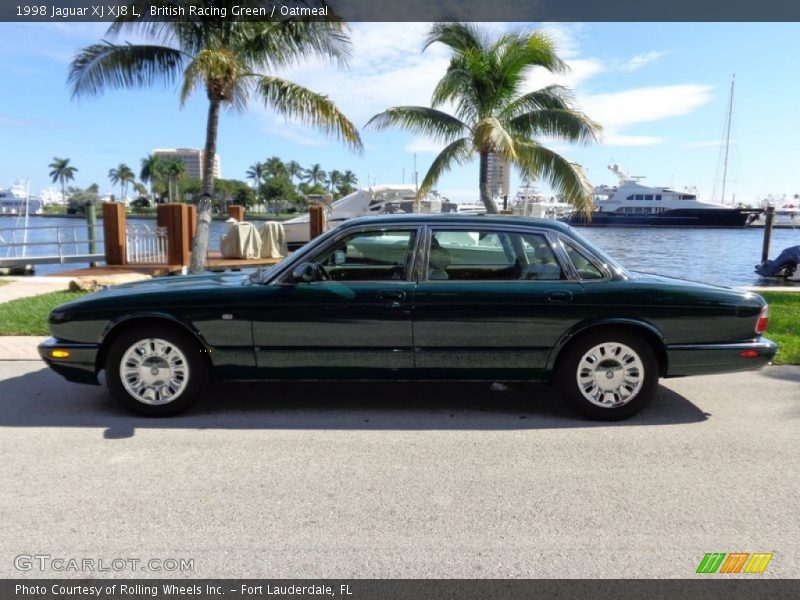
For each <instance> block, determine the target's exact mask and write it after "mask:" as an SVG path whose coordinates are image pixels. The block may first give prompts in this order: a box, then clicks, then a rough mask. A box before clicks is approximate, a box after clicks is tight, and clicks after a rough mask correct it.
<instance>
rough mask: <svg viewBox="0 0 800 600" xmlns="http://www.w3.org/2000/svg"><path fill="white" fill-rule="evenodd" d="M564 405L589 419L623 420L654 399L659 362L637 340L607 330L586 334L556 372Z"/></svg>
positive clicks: (576, 343)
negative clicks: (565, 403) (566, 404)
mask: <svg viewBox="0 0 800 600" xmlns="http://www.w3.org/2000/svg"><path fill="white" fill-rule="evenodd" d="M556 377H557V380H558V385H559V387H560V388H561V392H562V394H563V396H564V398H565V399H566V401H567V402H568V404H569V405H570V406H571V407H572V408H573V409H574V410H575V411H577V412H578V413H580V414H582V415H583V416H585V417H588V418H590V419H597V420H601V421H616V420H620V419H627V418H628V417H630V416H633V415H635V414H636V413H638V412H639V411H640V410H642V409H643V408H644V407H645V406H647V404H648V403H649V402H650V400H652V398H653V395H654V394H655V390H656V386H657V385H658V359H657V357H656V354H655V352H654V350H653V348H652V347H651V346H650V344H648V343H647V342H646V341H645V340H643V339H642V338H641V337H639V336H637V335H635V334H631V333H628V332H627V331H621V330H620V331H616V330H608V331H602V332H598V333H593V334H589V335H586V336H584V337H582V338H580V339H578V340H577V341H576V342H575V343H573V344H572V345H571V346H570V348H568V349H567V352H566V355H565V356H564V357H563V360H561V361H560V362H559V367H558V371H557V374H556Z"/></svg>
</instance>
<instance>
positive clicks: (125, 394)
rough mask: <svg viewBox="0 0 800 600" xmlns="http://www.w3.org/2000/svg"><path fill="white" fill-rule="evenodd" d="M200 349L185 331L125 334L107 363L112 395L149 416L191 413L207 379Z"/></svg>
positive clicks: (151, 329) (147, 330) (152, 330)
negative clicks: (185, 411)
mask: <svg viewBox="0 0 800 600" xmlns="http://www.w3.org/2000/svg"><path fill="white" fill-rule="evenodd" d="M205 367H206V365H205V364H204V361H203V360H202V358H201V356H200V348H199V346H198V344H197V343H196V342H195V341H194V340H192V339H191V338H190V337H189V336H188V335H186V334H184V333H183V332H180V331H177V330H172V329H166V328H159V327H144V328H142V329H138V330H136V329H134V330H131V331H127V332H124V333H122V334H121V335H120V336H119V337H118V338H117V339H116V340H114V342H113V344H112V346H111V348H110V351H109V353H108V358H107V360H106V382H107V384H108V389H109V391H110V392H111V395H112V396H114V398H115V399H116V400H117V401H119V402H120V403H121V404H122V405H123V406H125V407H126V408H128V409H130V410H132V411H134V412H137V413H139V414H141V415H144V416H147V417H165V416H169V415H174V414H177V413H179V412H181V411H183V410H186V409H187V408H188V407H189V406H190V405H191V404H193V403H194V402H195V400H197V397H198V396H199V394H200V391H201V390H202V389H203V386H204V383H205V381H206V379H207V375H206V373H207V369H206V368H205Z"/></svg>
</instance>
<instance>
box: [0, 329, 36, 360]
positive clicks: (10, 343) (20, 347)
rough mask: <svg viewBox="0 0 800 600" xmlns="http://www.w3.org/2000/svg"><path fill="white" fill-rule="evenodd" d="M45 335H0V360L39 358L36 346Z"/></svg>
mask: <svg viewBox="0 0 800 600" xmlns="http://www.w3.org/2000/svg"><path fill="white" fill-rule="evenodd" d="M44 339H47V338H45V337H39V336H32V335H3V336H0V361H3V360H39V353H38V352H37V351H36V346H38V345H39V343H41V341H42V340H44Z"/></svg>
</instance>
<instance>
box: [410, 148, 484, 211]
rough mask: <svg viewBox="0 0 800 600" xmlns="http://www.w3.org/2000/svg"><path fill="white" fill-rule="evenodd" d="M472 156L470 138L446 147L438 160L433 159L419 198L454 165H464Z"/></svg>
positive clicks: (438, 156) (420, 189)
mask: <svg viewBox="0 0 800 600" xmlns="http://www.w3.org/2000/svg"><path fill="white" fill-rule="evenodd" d="M472 156H473V150H472V142H471V141H470V140H469V138H460V139H457V140H456V141H454V142H452V143H451V144H449V145H448V146H446V147H445V148H444V149H443V150H442V151H441V152H440V153H439V154H438V155H437V156H436V158H434V159H433V162H432V163H431V166H430V168H429V169H428V172H427V173H426V174H425V178H424V179H423V180H422V183H421V184H420V186H419V192H418V193H417V196H418V197H420V198H421V197H423V196H424V195H425V194H427V193H428V192H430V191H431V189H433V186H434V185H436V182H437V181H438V180H439V178H440V177H441V176H442V175H443V174H444V173H446V172H448V171H449V170H450V169H452V168H453V163H455V164H458V165H463V164H464V163H466V162H468V161H469V160H470V159H472Z"/></svg>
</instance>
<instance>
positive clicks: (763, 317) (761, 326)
mask: <svg viewBox="0 0 800 600" xmlns="http://www.w3.org/2000/svg"><path fill="white" fill-rule="evenodd" d="M767 325H769V305H766V306H764V308H762V309H761V314H759V315H758V321H756V333H757V334H758V335H761V334H762V333H764V332H765V331H766V330H767Z"/></svg>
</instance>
